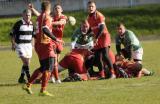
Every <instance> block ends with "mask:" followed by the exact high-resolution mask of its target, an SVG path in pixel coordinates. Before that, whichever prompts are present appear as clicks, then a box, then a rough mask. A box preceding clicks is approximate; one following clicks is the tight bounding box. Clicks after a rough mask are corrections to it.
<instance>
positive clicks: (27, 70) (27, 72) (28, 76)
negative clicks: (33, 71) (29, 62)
mask: <svg viewBox="0 0 160 104" xmlns="http://www.w3.org/2000/svg"><path fill="white" fill-rule="evenodd" d="M23 69H24V71H25V73H26V76H27V79H29V78H30V72H29V67H28V66H23Z"/></svg>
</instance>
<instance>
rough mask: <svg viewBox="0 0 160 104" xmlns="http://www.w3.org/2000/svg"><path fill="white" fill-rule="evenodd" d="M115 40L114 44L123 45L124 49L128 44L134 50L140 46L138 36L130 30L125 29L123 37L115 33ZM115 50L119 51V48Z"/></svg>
mask: <svg viewBox="0 0 160 104" xmlns="http://www.w3.org/2000/svg"><path fill="white" fill-rule="evenodd" d="M115 40H116V45H120V46H121V45H123V46H124V48H125V49H126V50H128V48H129V47H130V46H131V47H132V49H133V51H136V50H138V49H139V48H141V44H140V42H139V40H138V38H137V37H136V35H135V34H134V33H133V32H132V31H130V30H126V31H125V33H124V36H123V37H121V36H120V35H117V36H116V39H115ZM117 51H120V50H117ZM117 53H118V52H117Z"/></svg>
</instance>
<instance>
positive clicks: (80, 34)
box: [71, 20, 94, 50]
mask: <svg viewBox="0 0 160 104" xmlns="http://www.w3.org/2000/svg"><path fill="white" fill-rule="evenodd" d="M92 35H93V33H92V31H91V30H90V29H89V23H88V21H87V20H84V21H82V23H81V26H80V27H79V28H78V29H76V30H75V31H74V33H73V35H72V38H71V41H72V42H71V48H72V49H75V48H79V49H89V50H90V49H92V48H93V46H94V45H93V36H92Z"/></svg>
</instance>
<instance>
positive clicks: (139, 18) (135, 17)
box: [0, 4, 160, 42]
mask: <svg viewBox="0 0 160 104" xmlns="http://www.w3.org/2000/svg"><path fill="white" fill-rule="evenodd" d="M159 10H160V5H159V4H157V5H145V6H136V7H133V8H105V9H99V11H101V12H102V13H103V14H104V16H105V17H106V24H107V27H108V29H109V32H110V33H111V35H112V38H113V37H114V35H115V34H116V24H117V23H118V22H120V21H122V22H124V23H125V24H126V27H127V28H129V29H131V30H133V31H134V32H135V33H136V35H138V36H146V35H159V33H160V29H159V27H160V18H159V17H160V13H159ZM64 14H66V15H67V16H69V15H72V16H74V17H75V18H76V20H77V24H76V26H70V25H69V24H67V25H66V27H65V30H64V37H70V36H71V35H72V33H73V31H74V30H75V29H76V28H77V27H78V26H79V25H80V22H81V21H82V20H84V19H85V18H86V16H87V12H84V11H72V12H64ZM19 18H20V17H15V18H3V19H2V18H1V19H0V21H1V22H0V27H1V29H0V42H5V41H9V32H10V30H11V28H12V26H13V24H14V23H15V22H16V21H17V20H18V19H19ZM33 21H35V17H33Z"/></svg>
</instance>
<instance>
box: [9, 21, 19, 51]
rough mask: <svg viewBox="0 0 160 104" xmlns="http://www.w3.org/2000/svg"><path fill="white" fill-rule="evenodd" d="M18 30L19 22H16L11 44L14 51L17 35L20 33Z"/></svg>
mask: <svg viewBox="0 0 160 104" xmlns="http://www.w3.org/2000/svg"><path fill="white" fill-rule="evenodd" d="M18 30H19V22H16V23H15V24H14V26H13V28H12V30H11V32H10V37H11V44H12V47H11V48H12V50H13V51H14V50H15V45H16V42H15V37H16V34H17V33H18Z"/></svg>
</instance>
